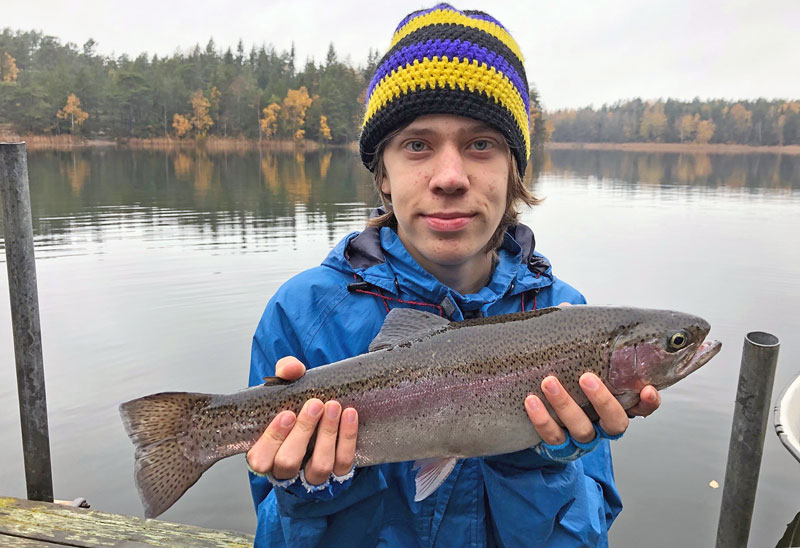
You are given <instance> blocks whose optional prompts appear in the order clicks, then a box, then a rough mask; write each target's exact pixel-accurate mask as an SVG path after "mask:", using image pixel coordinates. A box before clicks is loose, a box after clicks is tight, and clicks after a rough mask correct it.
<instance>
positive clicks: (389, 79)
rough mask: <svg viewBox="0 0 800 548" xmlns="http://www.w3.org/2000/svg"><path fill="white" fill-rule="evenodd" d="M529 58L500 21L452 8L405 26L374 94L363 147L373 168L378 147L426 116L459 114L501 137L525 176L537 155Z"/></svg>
mask: <svg viewBox="0 0 800 548" xmlns="http://www.w3.org/2000/svg"><path fill="white" fill-rule="evenodd" d="M522 63H523V59H522V53H521V52H520V49H519V46H518V45H517V43H516V42H515V41H514V39H513V38H512V37H511V35H510V34H509V33H508V31H507V30H506V29H505V27H503V25H501V24H500V23H499V22H498V21H497V20H496V19H494V18H493V17H491V16H490V15H488V14H486V13H483V12H480V11H459V10H457V9H455V8H454V7H452V6H450V5H449V4H438V5H437V6H434V7H433V8H431V9H428V10H421V11H415V12H413V13H411V14H409V15H408V16H406V17H405V19H403V20H402V21H401V22H400V24H399V25H398V26H397V30H395V32H394V36H393V37H392V43H391V45H390V47H389V51H388V52H387V53H386V55H384V56H383V58H382V59H381V61H380V63H379V64H378V68H377V69H376V71H375V74H374V76H373V77H372V80H371V81H370V84H369V88H367V95H366V107H367V111H366V114H365V115H364V122H363V125H362V127H361V138H360V142H359V147H360V152H361V161H362V162H363V163H364V165H366V166H367V167H368V168H369V166H370V164H371V162H372V160H373V157H374V155H375V153H376V152H377V151H376V147H377V145H378V143H379V142H380V141H381V139H383V138H384V137H385V136H386V135H388V134H389V133H390V132H392V131H393V130H395V129H397V128H399V127H402V126H404V125H407V124H409V123H411V122H412V121H413V120H414V119H415V118H417V117H419V116H423V115H426V114H456V115H459V116H466V117H468V118H473V119H476V120H479V121H481V122H483V123H485V124H488V125H489V126H491V127H493V128H495V129H497V130H498V131H499V132H500V133H502V134H503V136H504V137H505V139H506V142H507V143H508V145H509V147H510V148H511V152H512V153H513V154H514V156H515V158H516V160H517V167H518V168H519V173H520V176H523V175H524V173H525V166H526V165H527V163H528V158H529V157H530V152H531V138H530V115H529V112H530V100H529V98H528V80H527V78H526V77H525V68H524V67H523V65H522Z"/></svg>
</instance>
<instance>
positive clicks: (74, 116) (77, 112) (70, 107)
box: [51, 93, 89, 132]
mask: <svg viewBox="0 0 800 548" xmlns="http://www.w3.org/2000/svg"><path fill="white" fill-rule="evenodd" d="M51 112H52V111H51ZM56 116H57V117H58V118H60V119H62V120H66V119H67V118H69V130H70V132H73V131H75V124H77V125H78V126H80V125H81V124H82V123H83V122H85V121H86V119H87V118H88V117H89V114H88V113H86V112H84V111H83V110H81V100H80V99H78V96H77V95H75V94H74V93H70V94H69V97H67V104H66V105H64V106H63V107H61V108H60V109H59V110H58V112H57V113H56Z"/></svg>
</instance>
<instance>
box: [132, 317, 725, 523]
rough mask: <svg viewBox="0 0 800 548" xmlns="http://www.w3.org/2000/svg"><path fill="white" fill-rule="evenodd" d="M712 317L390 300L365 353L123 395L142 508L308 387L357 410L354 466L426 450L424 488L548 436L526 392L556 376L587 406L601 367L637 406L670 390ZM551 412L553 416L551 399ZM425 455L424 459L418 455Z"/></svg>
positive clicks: (171, 493) (423, 491)
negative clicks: (453, 318)
mask: <svg viewBox="0 0 800 548" xmlns="http://www.w3.org/2000/svg"><path fill="white" fill-rule="evenodd" d="M709 328H710V326H709V324H708V323H707V322H706V321H704V320H703V319H701V318H698V317H696V316H691V315H688V314H682V313H678V312H671V311H665V310H645V309H635V308H617V307H593V306H571V307H564V308H546V309H541V310H536V311H532V312H520V313H516V314H507V315H502V316H493V317H489V318H479V319H473V320H467V321H462V322H450V321H448V320H446V319H444V318H441V317H439V316H435V315H433V314H429V313H427V312H421V311H418V310H413V309H407V308H398V309H393V310H392V311H391V312H390V313H389V315H388V316H387V317H386V320H385V322H384V325H383V327H382V329H381V331H380V332H379V333H378V335H377V336H376V337H375V339H374V340H373V341H372V344H371V345H370V347H369V352H368V353H366V354H361V355H358V356H355V357H353V358H349V359H346V360H342V361H339V362H335V363H331V364H328V365H324V366H321V367H316V368H314V369H311V370H309V371H308V372H307V373H306V374H305V375H304V376H303V377H302V378H300V379H299V380H296V381H293V382H286V381H282V380H280V379H276V378H268V379H265V381H266V383H265V384H264V385H261V386H256V387H252V388H248V389H246V390H242V391H240V392H236V393H234V394H229V395H217V394H190V393H179V392H170V393H162V394H154V395H151V396H146V397H143V398H139V399H135V400H132V401H129V402H127V403H123V404H122V405H121V406H120V413H121V415H122V420H123V422H124V424H125V429H126V430H127V432H128V436H130V438H131V441H133V444H134V445H135V446H136V464H135V477H136V484H137V487H138V489H139V494H140V496H141V499H142V502H143V505H144V508H145V515H146V516H147V517H148V518H151V517H156V516H158V515H160V514H161V513H162V512H164V511H165V510H167V508H169V507H170V506H172V504H173V503H174V502H175V501H176V500H178V498H180V496H181V495H182V494H183V493H184V492H186V490H187V489H188V488H189V487H191V486H192V485H193V484H194V483H195V482H196V481H197V480H198V479H199V478H200V476H201V475H202V474H203V472H205V471H206V470H207V469H208V468H210V467H211V465H213V464H214V463H215V462H217V461H218V460H220V459H223V458H225V457H229V456H231V455H235V454H237V453H245V452H246V451H247V450H248V449H249V448H250V447H252V446H253V444H254V443H255V441H256V440H257V439H258V438H259V436H260V435H261V434H262V432H263V431H264V430H265V429H266V427H267V425H268V424H269V423H270V421H271V420H272V419H273V418H274V417H275V416H276V415H277V414H278V413H279V412H280V411H282V410H284V409H290V410H292V411H294V412H295V413H297V412H299V411H300V408H301V407H302V405H303V403H304V402H305V401H306V400H308V399H309V398H319V399H321V400H323V401H326V400H331V399H335V400H338V401H339V402H340V403H341V404H342V406H343V407H349V406H352V407H354V408H355V409H356V410H357V411H358V420H359V424H358V442H357V446H356V457H355V464H356V466H357V467H362V466H371V465H375V464H380V463H385V462H402V461H412V460H414V461H418V464H420V467H419V472H418V475H417V499H420V500H421V499H422V498H424V497H425V496H427V495H429V494H430V493H432V492H433V491H435V489H436V488H437V487H438V486H439V484H441V482H442V481H444V479H446V477H447V474H448V473H449V472H450V470H452V467H453V465H454V464H455V461H456V459H459V458H467V457H480V456H486V455H494V454H501V453H510V452H513V451H519V450H522V449H525V448H527V447H532V446H534V445H536V444H537V443H539V442H540V441H541V440H540V438H539V437H538V436H537V434H536V431H535V430H534V428H533V426H532V425H531V422H530V420H529V419H528V416H527V414H526V412H525V407H524V401H525V397H526V396H527V395H528V394H537V395H539V396H540V397H542V400H543V401H545V402H546V401H547V400H546V398H544V397H543V395H542V394H541V388H540V385H541V381H542V379H544V378H545V377H546V376H548V375H555V376H556V377H557V378H558V379H559V380H560V381H561V383H562V384H563V385H564V388H565V389H566V390H567V391H568V392H569V393H570V394H571V395H572V397H573V398H574V399H575V401H576V402H577V403H578V404H579V405H581V406H582V407H583V408H584V410H585V411H586V413H587V414H588V415H589V416H590V417H591V418H592V420H596V419H597V415H596V413H595V412H594V408H593V407H592V406H591V404H590V403H589V402H588V400H587V398H586V396H585V394H584V393H583V391H582V390H581V389H580V387H579V385H578V379H579V378H580V376H581V375H582V374H583V373H585V372H587V371H592V372H594V373H595V374H597V376H598V377H600V378H601V379H602V380H603V381H604V382H605V384H606V386H607V387H608V388H609V389H610V390H611V392H612V393H613V394H614V395H615V396H616V397H617V399H618V400H619V401H620V402H621V403H622V405H623V407H624V408H626V409H628V408H630V407H632V406H634V405H635V404H636V403H637V402H638V401H639V391H640V390H641V389H642V387H644V386H646V385H648V384H652V385H653V386H655V387H656V388H657V389H659V390H661V389H664V388H666V387H668V386H670V385H672V384H674V383H675V382H677V381H679V380H680V379H682V378H684V377H686V376H687V375H689V374H690V373H692V372H693V371H696V370H697V369H698V368H700V367H701V366H702V365H704V364H705V363H706V362H708V360H710V359H711V358H712V357H713V356H714V355H715V354H716V353H717V352H718V351H719V350H720V348H721V344H720V343H719V342H717V341H708V342H704V339H705V337H706V335H707V334H708V331H709ZM550 411H551V414H553V416H554V417H555V414H554V413H553V411H552V409H551V410H550ZM415 466H416V464H415Z"/></svg>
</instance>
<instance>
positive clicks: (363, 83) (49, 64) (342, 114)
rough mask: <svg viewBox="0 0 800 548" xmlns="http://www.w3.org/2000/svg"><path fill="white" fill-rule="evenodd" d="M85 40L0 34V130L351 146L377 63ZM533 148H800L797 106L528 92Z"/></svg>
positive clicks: (331, 53)
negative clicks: (547, 107)
mask: <svg viewBox="0 0 800 548" xmlns="http://www.w3.org/2000/svg"><path fill="white" fill-rule="evenodd" d="M96 47H97V44H96V43H95V41H94V40H91V39H90V40H88V41H87V42H86V43H85V44H83V46H82V47H78V46H77V45H76V44H74V43H66V44H62V43H61V41H60V40H59V39H58V38H56V37H53V36H47V35H45V34H43V33H41V32H37V31H12V30H11V29H9V28H5V29H3V30H2V32H0V133H2V132H3V130H4V129H5V130H6V131H8V130H11V131H12V132H17V133H20V134H26V135H61V134H77V135H81V136H86V137H93V138H114V139H127V138H159V137H161V138H163V137H167V138H170V139H193V138H194V139H202V138H205V137H207V136H220V137H244V138H247V139H258V140H259V141H261V140H270V139H281V140H304V139H305V140H312V141H319V142H330V143H337V144H340V143H350V142H353V141H355V140H356V139H357V138H358V134H359V130H360V125H361V119H362V115H363V111H364V98H365V91H366V87H367V84H368V82H369V77H370V76H371V74H372V73H373V71H374V69H375V67H376V65H377V63H378V62H379V60H380V54H379V52H378V51H377V50H372V49H370V50H369V55H368V58H367V62H366V64H365V65H364V66H352V64H351V63H350V62H347V61H345V60H342V59H340V58H339V55H338V54H337V52H336V49H335V47H334V45H333V44H331V45H330V46H329V48H328V52H327V55H326V57H325V59H324V60H323V61H321V62H319V63H318V62H316V61H315V60H314V59H306V60H305V61H304V62H303V64H302V66H301V65H299V64H298V62H297V59H296V57H295V52H294V47H292V49H291V50H289V51H278V50H276V49H275V48H274V47H273V46H272V45H261V46H258V47H257V46H255V45H253V46H251V47H250V48H249V50H248V49H246V48H245V46H244V44H243V43H242V41H239V43H238V45H237V47H236V48H235V51H234V50H232V49H231V48H227V49H226V50H225V51H222V50H221V49H219V48H218V47H217V46H216V44H215V43H214V40H213V39H211V40H209V41H208V43H207V44H206V46H205V48H202V47H200V45H199V44H198V45H196V46H195V47H194V48H192V49H191V50H190V51H187V52H182V51H180V50H176V52H175V53H173V54H172V55H171V56H168V57H159V56H157V55H152V56H150V55H148V54H146V53H143V54H140V55H139V56H137V57H135V58H132V57H129V56H128V55H121V56H117V57H115V56H104V55H100V54H98V53H97V52H96ZM530 92H531V119H532V122H533V128H532V136H533V143H534V145H539V144H541V143H543V142H544V141H545V140H547V139H551V140H553V141H559V142H632V141H634V142H635V141H641V142H695V143H739V144H750V145H790V144H800V101H781V100H772V101H768V100H764V99H759V100H756V101H738V102H732V101H722V100H712V101H701V100H699V99H695V100H694V101H692V102H682V101H676V100H671V99H670V100H667V101H654V102H653V101H651V102H645V101H642V100H641V99H635V100H632V101H626V102H620V103H616V104H614V105H611V106H607V105H604V106H603V107H601V108H599V109H594V108H583V109H578V110H574V109H570V110H558V111H555V112H551V113H547V114H544V113H543V112H542V110H541V105H540V103H539V97H538V94H537V92H536V90H535V88H532V89H531V91H530Z"/></svg>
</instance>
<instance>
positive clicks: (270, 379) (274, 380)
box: [262, 377, 293, 386]
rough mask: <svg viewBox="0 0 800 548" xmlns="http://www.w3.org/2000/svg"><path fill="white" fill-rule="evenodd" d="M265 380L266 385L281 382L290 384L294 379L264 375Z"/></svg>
mask: <svg viewBox="0 0 800 548" xmlns="http://www.w3.org/2000/svg"><path fill="white" fill-rule="evenodd" d="M262 379H263V381H264V386H276V385H279V384H289V383H290V382H293V381H287V380H286V379H282V378H280V377H262Z"/></svg>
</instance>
